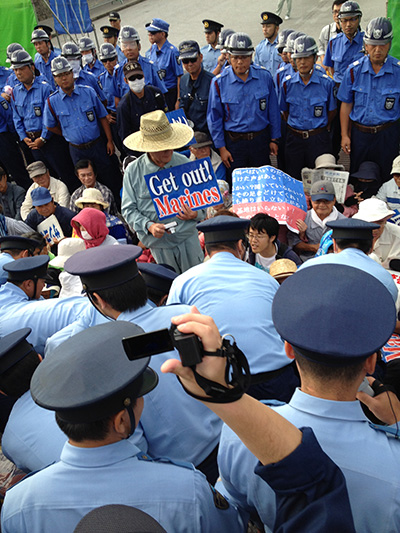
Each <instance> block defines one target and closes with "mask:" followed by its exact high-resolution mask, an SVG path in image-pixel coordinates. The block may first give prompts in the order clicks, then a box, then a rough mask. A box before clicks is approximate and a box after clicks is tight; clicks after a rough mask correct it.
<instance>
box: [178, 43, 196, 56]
mask: <svg viewBox="0 0 400 533" xmlns="http://www.w3.org/2000/svg"><path fill="white" fill-rule="evenodd" d="M178 49H179V59H194V58H196V57H197V56H198V55H199V54H200V46H199V44H198V43H197V42H196V41H182V42H181V43H180V45H179V47H178Z"/></svg>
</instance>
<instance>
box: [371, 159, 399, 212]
mask: <svg viewBox="0 0 400 533" xmlns="http://www.w3.org/2000/svg"><path fill="white" fill-rule="evenodd" d="M390 175H391V178H392V179H391V180H389V181H387V182H386V183H384V184H383V185H382V187H381V188H380V189H379V191H378V192H377V194H376V198H379V200H382V201H384V202H386V203H387V205H388V207H389V209H394V210H395V211H400V155H399V156H397V157H396V159H394V160H393V166H392V172H391V173H390Z"/></svg>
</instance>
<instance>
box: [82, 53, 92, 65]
mask: <svg viewBox="0 0 400 533" xmlns="http://www.w3.org/2000/svg"><path fill="white" fill-rule="evenodd" d="M82 61H83V64H84V65H89V63H92V62H93V54H86V55H84V56H82Z"/></svg>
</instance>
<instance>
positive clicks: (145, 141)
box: [124, 110, 193, 152]
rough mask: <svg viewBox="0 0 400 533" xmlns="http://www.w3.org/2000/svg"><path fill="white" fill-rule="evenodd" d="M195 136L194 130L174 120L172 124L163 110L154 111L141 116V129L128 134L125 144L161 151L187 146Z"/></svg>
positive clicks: (133, 148)
mask: <svg viewBox="0 0 400 533" xmlns="http://www.w3.org/2000/svg"><path fill="white" fill-rule="evenodd" d="M192 138H193V130H192V128H189V126H186V124H181V123H179V122H174V123H173V124H170V123H169V122H168V119H167V117H166V115H165V113H164V112H163V111H159V110H157V111H152V112H151V113H146V114H145V115H142V116H141V117H140V130H139V131H136V132H135V133H132V134H131V135H128V137H126V138H125V139H124V145H125V146H126V147H127V148H129V149H130V150H137V151H138V152H161V151H162V150H175V149H176V148H181V147H182V146H185V145H186V144H187V143H188V142H189V141H190V140H191V139H192Z"/></svg>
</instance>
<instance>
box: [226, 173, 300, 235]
mask: <svg viewBox="0 0 400 533" xmlns="http://www.w3.org/2000/svg"><path fill="white" fill-rule="evenodd" d="M232 204H233V210H234V211H235V213H236V214H237V215H239V216H240V217H242V218H251V217H252V216H254V215H255V214H256V213H268V214H269V215H270V216H272V217H274V218H276V219H277V221H278V222H279V223H280V224H286V226H287V227H288V228H289V229H291V230H293V231H295V232H296V233H298V231H299V230H298V229H297V226H296V220H297V219H299V218H301V219H302V220H304V219H305V216H306V213H307V202H306V197H305V194H304V190H303V183H302V182H301V181H298V180H295V179H294V178H292V177H291V176H289V175H288V174H285V173H284V172H282V171H281V170H278V169H277V168H275V167H271V166H268V165H267V166H264V167H260V168H237V169H236V170H234V171H233V173H232Z"/></svg>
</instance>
